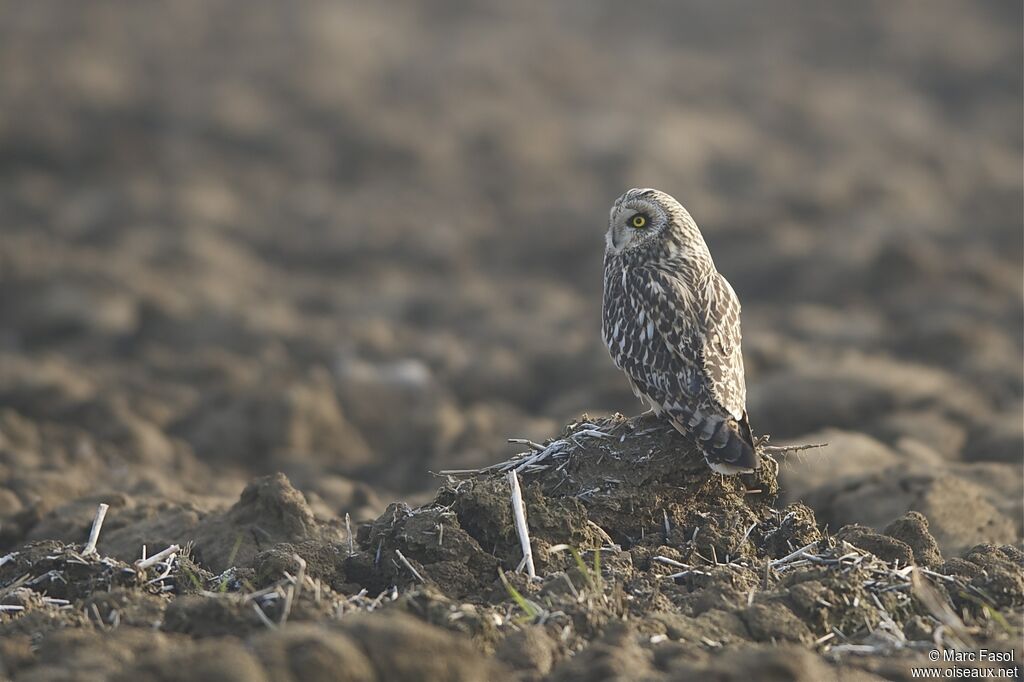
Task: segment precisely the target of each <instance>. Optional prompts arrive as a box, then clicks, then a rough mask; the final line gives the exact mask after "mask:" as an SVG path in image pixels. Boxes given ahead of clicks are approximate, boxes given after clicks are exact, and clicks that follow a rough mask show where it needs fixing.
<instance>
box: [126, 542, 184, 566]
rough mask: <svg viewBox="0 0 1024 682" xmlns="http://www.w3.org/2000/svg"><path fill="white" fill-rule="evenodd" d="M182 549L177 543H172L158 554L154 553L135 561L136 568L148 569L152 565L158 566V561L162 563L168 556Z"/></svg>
mask: <svg viewBox="0 0 1024 682" xmlns="http://www.w3.org/2000/svg"><path fill="white" fill-rule="evenodd" d="M180 549H181V547H178V546H177V545H171V546H170V547H168V548H167V549H165V550H163V551H162V552H157V553H156V554H154V555H153V556H151V557H149V558H148V559H145V560H139V561H136V562H135V568H139V569H147V568H149V567H150V566H156V565H157V564H158V563H160V562H161V561H163V560H164V559H166V558H167V557H169V556H171V555H172V554H175V553H177V552H178V550H180Z"/></svg>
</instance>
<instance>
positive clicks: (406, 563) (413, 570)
mask: <svg viewBox="0 0 1024 682" xmlns="http://www.w3.org/2000/svg"><path fill="white" fill-rule="evenodd" d="M395 554H396V555H397V556H398V560H399V561H401V562H402V564H403V565H404V566H405V567H406V568H408V569H409V571H410V572H411V573H412V574H413V575H414V576H416V580H419V581H420V582H421V583H425V582H427V581H426V580H424V579H423V576H422V575H420V572H419V571H417V570H416V568H415V567H414V566H413V565H412V564H411V563H409V560H408V559H406V558H405V555H404V554H402V550H400V549H396V550H395Z"/></svg>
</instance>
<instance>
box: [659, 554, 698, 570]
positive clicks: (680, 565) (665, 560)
mask: <svg viewBox="0 0 1024 682" xmlns="http://www.w3.org/2000/svg"><path fill="white" fill-rule="evenodd" d="M651 561H657V562H658V563H659V564H665V565H666V566H673V567H675V568H693V567H692V566H690V564H684V563H682V562H679V561H676V560H675V559H669V558H668V557H667V556H661V555H660V554H659V555H658V556H656V557H654V558H653V559H651Z"/></svg>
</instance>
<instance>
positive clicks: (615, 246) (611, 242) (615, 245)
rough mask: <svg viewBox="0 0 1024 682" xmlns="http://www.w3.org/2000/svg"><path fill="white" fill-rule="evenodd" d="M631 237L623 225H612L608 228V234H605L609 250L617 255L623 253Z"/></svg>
mask: <svg viewBox="0 0 1024 682" xmlns="http://www.w3.org/2000/svg"><path fill="white" fill-rule="evenodd" d="M629 237H630V235H629V234H628V232H627V231H626V230H625V229H624V228H623V227H622V226H621V225H612V226H611V227H609V228H608V234H606V235H605V242H606V244H607V246H608V250H609V251H611V252H612V253H614V254H616V255H618V254H620V253H622V250H623V249H624V248H625V247H626V243H627V242H629Z"/></svg>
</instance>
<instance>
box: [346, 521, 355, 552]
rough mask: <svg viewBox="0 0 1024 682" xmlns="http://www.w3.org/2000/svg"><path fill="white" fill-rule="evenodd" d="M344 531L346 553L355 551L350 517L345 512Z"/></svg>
mask: <svg viewBox="0 0 1024 682" xmlns="http://www.w3.org/2000/svg"><path fill="white" fill-rule="evenodd" d="M345 533H346V534H347V535H348V555H349V556H352V555H353V554H355V553H356V545H355V541H354V540H353V539H352V517H351V516H349V515H348V512H345Z"/></svg>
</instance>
